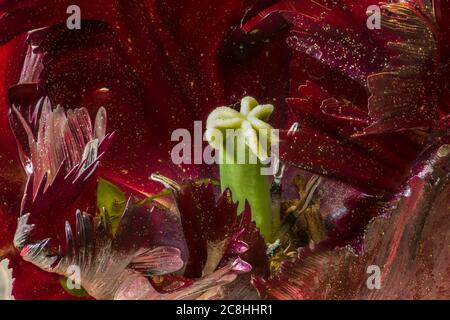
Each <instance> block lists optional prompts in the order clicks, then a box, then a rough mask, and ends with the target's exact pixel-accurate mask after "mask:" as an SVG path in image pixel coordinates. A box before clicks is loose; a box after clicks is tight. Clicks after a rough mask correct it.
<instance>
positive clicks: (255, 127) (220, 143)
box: [206, 97, 275, 241]
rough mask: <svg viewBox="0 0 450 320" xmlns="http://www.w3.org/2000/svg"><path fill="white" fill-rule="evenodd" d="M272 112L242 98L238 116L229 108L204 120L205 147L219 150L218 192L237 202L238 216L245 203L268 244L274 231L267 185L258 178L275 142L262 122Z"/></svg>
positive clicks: (246, 98) (267, 183)
mask: <svg viewBox="0 0 450 320" xmlns="http://www.w3.org/2000/svg"><path fill="white" fill-rule="evenodd" d="M273 109H274V108H273V106H272V105H259V104H258V102H257V101H256V100H255V99H254V98H252V97H245V98H243V99H242V101H241V110H240V112H238V111H236V110H234V109H231V108H229V107H219V108H217V109H215V110H214V111H213V112H212V113H211V114H210V115H209V117H208V120H207V131H206V136H207V138H208V141H209V143H210V144H211V145H212V146H213V147H214V148H216V149H218V150H219V156H220V160H221V161H220V183H221V188H222V190H225V189H226V188H229V189H230V190H231V192H232V197H233V201H235V202H239V207H238V209H239V212H241V211H242V210H243V209H244V206H245V200H247V201H248V202H249V204H250V206H251V210H252V218H253V220H254V221H255V222H256V225H257V226H258V227H259V229H260V231H261V234H262V235H263V236H264V237H265V239H266V241H271V240H272V239H271V238H272V235H273V233H274V231H275V230H273V221H272V211H271V201H270V185H269V181H268V177H267V176H266V175H263V174H262V172H263V171H262V169H263V168H264V167H265V165H264V164H263V163H262V162H263V161H265V160H267V158H268V157H269V155H270V145H271V144H273V142H274V139H275V138H274V137H273V136H272V127H271V126H270V125H269V124H268V123H267V122H266V121H267V120H268V118H269V116H270V115H271V113H272V112H273ZM220 137H223V139H220ZM231 144H233V147H232V146H231Z"/></svg>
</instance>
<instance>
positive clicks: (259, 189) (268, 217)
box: [220, 149, 272, 242]
mask: <svg viewBox="0 0 450 320" xmlns="http://www.w3.org/2000/svg"><path fill="white" fill-rule="evenodd" d="M220 152H221V154H222V155H221V157H222V159H224V156H223V154H224V151H223V149H222V150H220ZM226 158H227V160H226V161H222V163H221V164H220V183H221V187H222V191H224V190H225V189H226V188H229V189H230V190H231V192H232V198H233V201H235V202H239V206H238V212H242V211H243V210H244V206H245V200H247V201H248V202H249V204H250V207H251V210H252V218H253V220H254V221H255V222H256V225H257V226H258V227H259V229H260V232H261V234H262V235H263V236H264V238H265V240H266V241H268V242H269V241H271V238H272V211H271V203H270V186H269V181H268V178H267V176H265V175H262V174H261V168H262V165H261V163H260V161H259V160H258V162H257V163H256V164H249V163H245V164H237V163H236V161H234V159H232V158H233V157H226ZM225 162H226V163H225Z"/></svg>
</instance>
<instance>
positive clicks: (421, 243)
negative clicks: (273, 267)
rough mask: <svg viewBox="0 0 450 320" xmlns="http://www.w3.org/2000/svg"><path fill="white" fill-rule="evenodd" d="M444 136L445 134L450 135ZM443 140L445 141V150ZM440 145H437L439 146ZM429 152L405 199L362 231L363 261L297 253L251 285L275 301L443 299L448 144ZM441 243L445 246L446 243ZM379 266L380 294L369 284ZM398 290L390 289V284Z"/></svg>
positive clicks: (345, 255)
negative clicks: (269, 274)
mask: <svg viewBox="0 0 450 320" xmlns="http://www.w3.org/2000/svg"><path fill="white" fill-rule="evenodd" d="M447 134H448V133H447ZM448 141H449V140H448V136H447V138H445V139H443V141H442V142H445V143H448ZM442 142H441V143H442ZM439 146H441V144H438V145H437V146H436V147H433V152H431V153H430V158H428V159H427V160H426V161H424V163H423V164H421V165H419V166H418V168H421V169H420V170H419V175H417V176H414V177H413V178H412V179H411V180H410V181H409V182H408V185H407V186H406V188H405V189H404V192H403V193H402V194H399V195H398V197H397V199H395V200H393V201H392V202H391V203H390V204H389V207H387V208H389V215H388V216H384V217H378V218H376V219H374V220H373V221H372V222H371V223H370V225H369V226H368V228H367V229H366V233H365V237H364V247H365V250H364V254H363V255H361V256H356V255H355V254H354V253H352V252H351V251H350V250H348V248H340V249H335V250H328V249H323V248H320V247H317V248H316V249H315V250H313V251H311V250H301V251H300V253H299V257H298V258H296V259H294V260H293V261H292V262H286V263H285V264H284V265H283V267H282V270H281V271H280V272H279V273H278V274H277V275H275V276H273V277H271V278H270V279H268V280H264V279H261V278H256V279H254V281H253V283H254V285H255V287H256V288H257V289H258V291H259V292H260V294H261V296H262V297H263V298H275V299H448V298H449V296H450V283H449V281H448V279H449V270H448V263H449V261H450V256H449V250H448V248H447V246H446V245H443V243H447V242H448V241H446V240H445V239H448V238H449V237H450V235H449V231H448V230H449V226H448V219H446V218H445V217H446V216H447V215H448V205H449V198H448V192H449V184H448V175H447V172H448V169H449V168H448V156H449V152H448V150H449V149H448V144H447V145H444V146H443V147H442V148H437V147H439ZM443 239H444V240H443ZM369 266H377V267H379V268H380V271H381V274H380V275H381V289H380V290H369V288H368V286H367V284H366V283H367V280H368V278H369V276H370V275H371V274H373V272H372V271H369V270H370V269H368V268H369ZM394 284H395V285H394Z"/></svg>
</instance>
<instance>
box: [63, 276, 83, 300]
mask: <svg viewBox="0 0 450 320" xmlns="http://www.w3.org/2000/svg"><path fill="white" fill-rule="evenodd" d="M59 283H60V284H61V286H62V287H63V289H64V290H65V291H66V292H68V293H69V294H70V295H72V296H74V297H78V298H81V297H89V294H88V293H87V292H86V290H84V288H83V287H81V288H80V289H69V288H68V287H67V277H61V278H59Z"/></svg>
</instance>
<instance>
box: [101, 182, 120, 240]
mask: <svg viewBox="0 0 450 320" xmlns="http://www.w3.org/2000/svg"><path fill="white" fill-rule="evenodd" d="M126 203H127V198H126V197H125V193H124V192H123V191H122V190H120V189H119V187H117V186H116V185H114V184H112V183H111V182H109V181H107V180H105V179H99V180H98V184H97V208H98V210H99V212H100V215H101V216H102V215H103V208H105V209H106V211H107V212H108V215H109V218H110V220H111V226H112V231H113V234H115V233H116V231H117V228H118V226H119V223H120V219H121V218H122V215H123V212H124V210H125V206H126Z"/></svg>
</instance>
